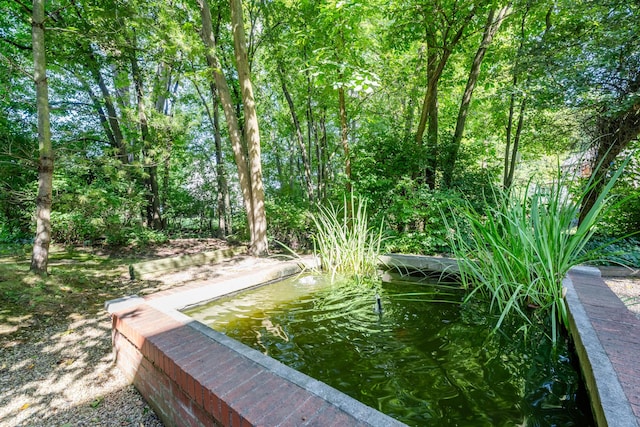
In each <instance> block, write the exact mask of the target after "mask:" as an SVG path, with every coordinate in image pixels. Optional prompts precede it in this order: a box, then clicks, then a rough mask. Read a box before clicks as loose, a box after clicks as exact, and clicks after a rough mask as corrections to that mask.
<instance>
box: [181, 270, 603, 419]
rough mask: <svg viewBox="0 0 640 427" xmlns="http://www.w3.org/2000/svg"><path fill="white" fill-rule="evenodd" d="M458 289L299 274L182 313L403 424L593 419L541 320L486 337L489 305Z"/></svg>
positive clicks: (573, 364)
mask: <svg viewBox="0 0 640 427" xmlns="http://www.w3.org/2000/svg"><path fill="white" fill-rule="evenodd" d="M376 294H377V295H378V296H379V305H378V302H377V301H378V300H377V299H376ZM463 297H464V295H463V294H462V293H461V291H459V290H457V289H454V288H451V287H440V286H437V285H435V283H430V284H424V283H422V284H417V283H409V282H392V283H383V284H382V285H381V286H380V287H379V288H378V289H377V290H371V289H368V288H365V287H358V286H353V285H348V284H330V283H328V281H326V280H324V279H323V278H321V277H319V276H301V277H296V278H294V279H288V280H285V281H282V282H278V283H275V284H271V285H268V286H263V287H260V288H256V289H252V290H249V291H244V292H242V293H238V294H234V295H230V296H226V297H223V298H219V299H217V300H215V301H213V302H211V303H208V304H207V305H205V306H200V307H196V308H194V309H191V310H189V311H187V312H186V314H188V315H189V316H191V317H193V318H195V319H197V320H199V321H201V322H203V323H205V324H207V325H209V326H210V327H212V328H213V329H215V330H217V331H220V332H223V333H225V334H226V335H228V336H230V337H232V338H234V339H236V340H238V341H241V342H243V343H244V344H246V345H249V346H251V347H253V348H254V349H256V350H259V351H261V352H262V353H264V354H266V355H268V356H270V357H273V358H275V359H277V360H279V361H281V362H282V363H284V364H286V365H288V366H290V367H292V368H294V369H296V370H298V371H301V372H304V373H305V374H307V375H309V376H311V377H313V378H316V379H318V380H320V381H322V382H324V383H327V384H329V385H331V386H333V387H335V388H337V389H338V390H340V391H342V392H344V393H346V394H348V395H350V396H352V397H354V398H356V399H358V400H359V401H361V402H363V403H365V404H367V405H369V406H371V407H373V408H376V409H378V410H380V411H382V412H384V413H386V414H388V415H390V416H392V417H394V418H396V419H398V420H400V421H402V422H404V423H406V424H408V425H413V426H474V427H476V426H519V425H526V426H581V427H582V426H590V425H593V424H594V422H593V417H592V415H591V413H590V411H589V409H588V400H587V396H586V394H585V392H584V387H583V386H582V383H581V380H580V378H579V375H578V373H577V360H575V355H574V354H573V353H572V352H571V351H570V349H569V346H568V344H567V343H566V342H562V343H561V344H560V345H559V348H558V349H556V350H555V351H554V350H553V349H552V347H551V344H550V342H549V340H548V339H547V338H545V337H544V331H542V330H541V329H540V328H530V329H529V331H528V334H527V336H526V339H525V337H524V336H523V334H522V333H515V328H513V330H514V331H513V332H503V333H497V334H491V333H490V332H491V326H490V325H491V322H492V321H494V320H492V319H491V316H490V315H488V314H487V307H483V306H482V305H479V304H475V303H474V304H472V305H464V306H463V305H461V304H460V302H461V301H462V300H463ZM379 306H380V307H381V308H382V311H380V310H379Z"/></svg>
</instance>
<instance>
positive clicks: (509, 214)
mask: <svg viewBox="0 0 640 427" xmlns="http://www.w3.org/2000/svg"><path fill="white" fill-rule="evenodd" d="M621 172H622V168H620V169H618V170H617V171H616V172H615V173H614V174H613V176H612V177H611V179H610V180H609V181H608V182H607V184H606V185H605V186H604V187H603V189H602V191H601V192H600V195H599V197H598V199H597V202H596V203H595V205H594V206H593V208H592V209H591V211H590V212H588V213H587V215H586V216H585V218H584V219H583V221H582V222H581V223H579V224H578V223H577V218H578V217H579V213H580V200H582V196H584V195H585V194H586V192H587V191H588V190H589V189H590V188H591V186H593V185H594V182H593V181H589V182H588V183H587V184H586V185H585V186H584V188H583V189H582V191H581V192H580V194H578V196H577V197H571V196H570V195H569V194H568V191H567V188H569V186H568V182H566V180H565V179H563V178H562V177H560V176H559V177H558V178H557V179H555V180H554V181H553V182H552V183H551V184H549V185H545V186H539V185H532V183H531V182H530V183H529V186H528V187H527V189H526V190H524V191H523V192H520V193H518V192H515V191H510V192H508V191H497V192H496V193H495V194H494V203H485V205H484V208H482V209H481V210H479V211H478V210H476V209H474V208H473V207H472V206H471V205H470V204H466V205H463V206H462V207H461V208H460V207H459V208H458V209H457V210H456V214H457V215H454V216H453V217H454V218H456V217H457V218H458V220H455V219H454V222H453V224H449V227H450V228H451V230H452V233H451V235H450V242H451V245H452V248H453V252H454V255H455V256H456V258H457V259H458V261H459V266H460V274H461V280H462V284H463V286H464V287H465V288H466V289H467V290H468V291H469V293H468V295H467V300H470V299H471V298H474V297H478V296H481V297H483V298H487V299H489V300H490V301H491V307H492V309H495V310H496V311H497V313H498V314H499V317H498V320H497V323H496V329H497V328H499V327H500V325H501V324H502V323H503V322H504V320H505V319H506V318H507V316H511V315H514V314H515V315H517V316H520V317H521V318H522V319H524V323H523V325H524V326H523V327H524V328H525V329H526V325H527V324H528V323H530V322H531V313H532V312H533V313H534V314H535V316H544V315H548V316H549V319H550V321H551V329H552V331H551V338H552V340H553V341H554V343H555V341H556V340H557V338H558V334H559V326H560V325H561V324H564V325H565V326H566V325H567V324H568V318H567V307H566V305H565V299H564V295H565V291H564V289H563V285H562V282H563V279H564V278H565V277H566V275H567V273H568V272H569V270H570V269H571V268H572V267H574V266H576V265H578V264H582V263H585V262H587V261H590V260H593V259H596V258H598V257H599V254H600V251H599V250H598V248H597V247H596V248H592V249H587V247H586V245H587V243H588V242H589V240H590V239H591V238H592V237H593V235H594V233H595V232H596V230H597V221H598V218H599V217H600V215H601V214H603V213H604V212H605V211H606V210H608V209H611V208H612V207H613V206H614V204H612V203H610V201H611V200H610V197H609V193H610V190H611V188H612V187H613V185H614V183H615V181H616V180H617V178H618V177H619V176H620V174H621ZM463 223H464V228H463V227H462V226H461V224H463Z"/></svg>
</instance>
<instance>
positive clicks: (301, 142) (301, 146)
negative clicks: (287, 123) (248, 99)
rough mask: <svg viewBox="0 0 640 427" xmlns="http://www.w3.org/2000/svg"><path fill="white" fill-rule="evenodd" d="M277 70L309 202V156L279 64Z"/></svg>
mask: <svg viewBox="0 0 640 427" xmlns="http://www.w3.org/2000/svg"><path fill="white" fill-rule="evenodd" d="M278 72H279V74H280V82H281V83H282V93H283V94H284V97H285V99H286V100H287V104H288V105H289V111H290V112H291V120H292V121H293V126H294V127H295V131H296V141H297V142H298V148H299V149H300V157H301V158H302V166H303V169H304V182H305V184H306V190H307V199H309V202H311V203H313V183H312V182H311V165H310V162H309V156H307V149H306V147H305V145H304V136H302V129H301V128H300V121H299V120H298V115H297V114H296V108H295V105H294V104H293V99H291V94H290V93H289V90H288V89H287V83H286V81H285V79H284V69H283V68H282V67H281V66H279V67H278ZM309 136H310V135H309ZM309 141H311V139H310V138H309Z"/></svg>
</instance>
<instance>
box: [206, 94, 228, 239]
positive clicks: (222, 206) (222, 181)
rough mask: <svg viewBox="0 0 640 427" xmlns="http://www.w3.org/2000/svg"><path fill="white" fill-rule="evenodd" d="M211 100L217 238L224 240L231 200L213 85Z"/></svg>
mask: <svg viewBox="0 0 640 427" xmlns="http://www.w3.org/2000/svg"><path fill="white" fill-rule="evenodd" d="M210 88H211V96H212V98H213V139H214V142H215V145H216V177H217V179H218V233H219V234H218V237H221V238H224V237H226V236H228V235H230V234H232V233H233V230H232V228H231V206H230V205H231V200H230V198H229V185H228V183H227V174H226V172H225V170H224V158H223V157H222V136H221V135H220V113H219V112H218V96H217V93H216V90H215V84H214V83H213V82H212V83H211V85H210Z"/></svg>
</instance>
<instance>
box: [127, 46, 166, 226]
mask: <svg viewBox="0 0 640 427" xmlns="http://www.w3.org/2000/svg"><path fill="white" fill-rule="evenodd" d="M135 37H136V36H135V34H134V36H133V43H132V46H133V47H134V50H133V52H131V55H130V60H131V74H132V76H133V82H134V85H135V89H136V98H137V102H138V120H139V122H140V134H141V137H142V153H143V155H144V159H143V162H144V169H145V172H146V174H147V176H146V177H145V179H144V181H145V185H146V187H147V188H146V197H147V205H146V207H145V208H146V216H147V226H148V227H151V228H153V229H154V230H162V228H163V222H162V214H161V212H160V192H159V188H158V166H157V165H156V162H155V161H154V159H152V158H150V157H151V155H150V153H149V152H150V151H151V148H152V141H151V135H150V134H149V122H148V119H147V113H146V108H145V105H144V87H143V83H142V75H141V73H140V68H139V66H138V59H137V58H136V56H135V47H136V40H135Z"/></svg>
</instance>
